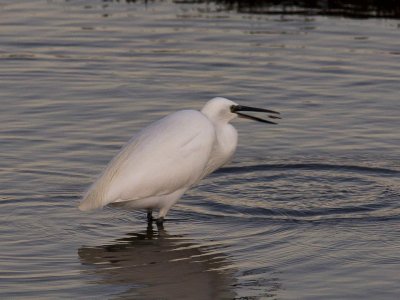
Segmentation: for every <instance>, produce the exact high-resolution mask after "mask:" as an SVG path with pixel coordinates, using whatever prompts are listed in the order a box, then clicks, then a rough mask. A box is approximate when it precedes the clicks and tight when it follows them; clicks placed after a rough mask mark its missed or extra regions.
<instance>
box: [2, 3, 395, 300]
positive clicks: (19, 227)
mask: <svg viewBox="0 0 400 300" xmlns="http://www.w3.org/2000/svg"><path fill="white" fill-rule="evenodd" d="M399 46H400V44H399V21H398V20H394V19H351V18H343V17H327V16H320V15H311V16H310V15H304V14H283V13H282V14H251V13H244V12H243V11H238V10H235V9H232V10H230V9H226V8H224V7H222V6H221V5H220V4H218V3H217V4H215V3H213V2H209V3H197V4H196V3H195V4H193V3H184V2H182V3H180V2H179V3H174V2H171V1H154V2H147V3H144V2H140V1H139V2H133V3H126V2H122V1H117V2H104V1H94V0H92V1H3V3H2V4H1V5H0V61H1V67H0V101H1V113H0V122H1V124H2V127H1V128H0V141H1V151H0V173H1V176H0V187H1V193H0V235H1V239H0V248H1V249H2V251H1V254H0V296H1V298H13V299H19V298H29V299H32V298H40V299H55V298H69V299H71V298H86V297H89V296H90V297H99V298H102V299H185V298H187V299H188V298H190V299H233V298H236V299H267V298H268V299H269V298H271V299H395V298H396V297H397V296H398V295H399V294H400V288H399V287H400V271H399V267H400V255H399V253H400V227H399V221H400V217H399V215H400V207H399V200H400V186H399V178H400V163H399V158H400V156H399V150H398V149H399V147H400V136H399V129H400V119H399V111H400V101H399V92H398V87H399V84H400V77H399V67H400V65H399V54H400V52H399ZM217 95H219V96H225V97H227V98H230V99H232V100H235V101H237V102H239V103H241V104H244V105H251V106H259V107H265V108H270V109H275V110H278V111H280V112H281V113H282V115H283V117H284V119H283V120H282V121H281V122H280V125H278V126H266V125H263V124H259V123H253V122H249V121H245V120H238V121H236V122H235V126H236V127H237V128H238V131H239V147H238V150H237V153H236V156H235V158H234V160H233V161H232V162H231V163H230V164H229V165H227V166H226V167H225V168H223V169H221V170H219V171H218V172H216V173H215V174H213V175H211V176H210V177H208V178H207V179H205V180H203V181H202V182H201V184H200V185H199V186H198V187H196V188H194V189H192V190H190V191H189V192H188V193H187V194H186V195H185V196H184V197H183V198H182V199H181V201H180V202H179V203H178V205H176V206H175V207H174V209H172V210H171V211H170V213H169V215H168V221H167V222H166V228H165V230H164V231H161V232H159V231H158V230H157V229H156V228H147V226H146V222H145V214H144V213H143V212H132V211H126V210H120V209H113V208H105V209H104V210H102V211H98V212H94V213H82V212H80V211H78V210H77V207H76V206H77V204H78V202H79V199H80V197H81V195H82V192H83V191H84V190H85V188H86V187H87V186H88V185H89V184H90V183H91V182H92V181H93V179H94V178H95V176H96V175H97V174H98V173H99V172H100V171H101V170H102V168H103V167H104V166H105V164H106V163H107V162H108V161H109V160H110V159H111V158H112V157H113V155H115V154H116V153H117V152H118V149H119V148H120V147H121V146H122V145H123V144H124V143H125V142H126V141H127V140H128V139H129V138H130V136H131V135H132V134H133V133H135V132H136V131H137V130H139V129H140V128H142V127H143V126H145V125H147V124H149V123H150V122H152V121H154V120H156V119H158V118H160V117H162V116H164V115H165V114H167V113H169V112H173V111H175V110H178V109H183V108H194V109H199V108H201V107H202V105H203V104H204V103H205V102H206V101H207V100H208V99H210V98H212V97H214V96H217ZM196 297H197V298H196Z"/></svg>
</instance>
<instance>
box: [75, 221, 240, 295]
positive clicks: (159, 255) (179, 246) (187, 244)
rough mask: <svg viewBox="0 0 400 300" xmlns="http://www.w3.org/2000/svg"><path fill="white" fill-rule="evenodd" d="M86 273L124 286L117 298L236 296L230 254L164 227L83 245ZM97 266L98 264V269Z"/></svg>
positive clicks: (103, 280) (80, 256) (106, 282)
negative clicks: (215, 250)
mask: <svg viewBox="0 0 400 300" xmlns="http://www.w3.org/2000/svg"><path fill="white" fill-rule="evenodd" d="M78 255H79V258H80V261H81V263H82V265H83V266H84V267H85V269H84V272H85V273H89V274H91V275H96V276H98V277H100V279H99V280H98V281H96V282H95V283H96V284H104V285H119V286H124V287H126V290H125V291H124V292H123V293H121V294H119V295H118V296H117V298H119V297H121V298H124V299H125V298H126V297H128V298H129V299H189V298H190V299H233V298H235V293H234V291H233V286H234V277H233V272H232V271H231V270H223V269H224V268H225V269H226V267H227V266H228V265H229V261H228V258H227V257H226V256H225V255H223V254H221V253H212V252H211V250H208V249H206V248H205V247H201V246H199V245H197V244H195V243H193V242H191V241H190V240H188V239H185V238H182V237H181V236H171V235H169V234H168V233H167V232H166V231H165V230H164V229H163V230H160V231H155V230H153V228H152V226H149V227H148V228H147V230H145V231H144V232H140V233H130V234H127V236H125V237H123V238H120V239H117V240H115V241H114V242H113V243H111V244H107V245H102V246H95V247H89V246H82V247H81V248H80V249H79V250H78ZM93 266H94V268H93Z"/></svg>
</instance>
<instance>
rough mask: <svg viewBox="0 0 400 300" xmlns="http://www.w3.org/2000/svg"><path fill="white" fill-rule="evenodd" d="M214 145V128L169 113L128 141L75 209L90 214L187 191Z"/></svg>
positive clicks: (185, 114) (196, 117) (200, 119)
mask: <svg viewBox="0 0 400 300" xmlns="http://www.w3.org/2000/svg"><path fill="white" fill-rule="evenodd" d="M214 142H215V130H214V127H213V125H212V123H211V122H210V121H209V120H208V118H207V117H205V116H204V115H203V114H202V113H200V112H198V111H194V110H184V111H179V112H176V113H173V114H171V115H169V116H167V117H165V118H163V119H161V120H159V121H157V122H155V123H153V124H151V125H150V126H149V127H146V128H145V129H143V130H142V131H141V132H139V134H138V135H137V136H136V137H134V138H133V139H131V140H130V141H129V143H128V144H127V145H126V146H125V147H124V148H123V149H122V150H121V152H120V153H119V154H118V155H117V156H116V157H115V158H114V159H113V160H112V161H111V162H110V163H109V165H108V166H107V168H106V169H105V171H104V172H103V173H102V175H101V176H100V177H99V178H98V180H97V181H96V182H95V183H94V184H93V185H92V186H91V187H90V188H89V190H88V192H87V193H86V195H85V197H84V199H83V201H82V203H81V205H80V207H79V208H80V209H81V210H90V209H94V208H98V207H102V206H104V205H107V204H109V203H112V202H117V201H118V202H122V201H132V200H135V199H142V198H147V197H151V196H160V195H166V194H170V193H172V192H174V191H176V190H178V189H182V188H189V187H190V186H192V185H193V184H195V183H197V182H198V181H199V180H200V179H201V178H202V177H203V176H204V175H205V167H206V165H207V162H208V160H209V156H210V153H211V150H212V148H213V145H214Z"/></svg>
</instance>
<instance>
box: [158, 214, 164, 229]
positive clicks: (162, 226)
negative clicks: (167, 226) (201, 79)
mask: <svg viewBox="0 0 400 300" xmlns="http://www.w3.org/2000/svg"><path fill="white" fill-rule="evenodd" d="M156 224H157V228H158V229H164V217H159V218H158V219H157V220H156Z"/></svg>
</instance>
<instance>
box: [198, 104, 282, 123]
mask: <svg viewBox="0 0 400 300" xmlns="http://www.w3.org/2000/svg"><path fill="white" fill-rule="evenodd" d="M242 111H256V112H265V113H269V114H270V115H268V117H269V118H271V119H280V117H279V113H278V112H276V111H273V110H269V109H264V108H256V107H249V106H243V105H239V104H237V103H235V102H233V101H231V100H229V99H226V98H221V97H216V98H213V99H211V100H210V101H208V102H207V103H206V104H205V105H204V107H203V109H202V110H201V112H202V113H203V114H205V115H206V116H207V117H208V118H209V119H211V120H213V121H219V122H226V123H228V122H229V121H231V120H233V119H235V118H237V117H239V118H245V119H250V120H255V121H259V122H264V123H269V124H276V123H275V122H272V121H269V120H264V119H261V118H258V117H254V116H250V115H246V114H244V113H241V112H242Z"/></svg>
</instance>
